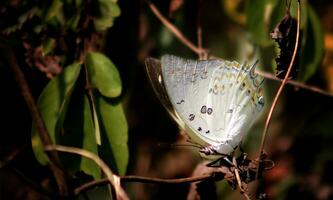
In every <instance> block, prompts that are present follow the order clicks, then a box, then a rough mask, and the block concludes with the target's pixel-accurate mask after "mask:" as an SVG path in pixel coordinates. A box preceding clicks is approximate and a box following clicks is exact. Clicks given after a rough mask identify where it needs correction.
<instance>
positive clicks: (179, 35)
mask: <svg viewBox="0 0 333 200" xmlns="http://www.w3.org/2000/svg"><path fill="white" fill-rule="evenodd" d="M146 2H147V4H148V6H149V8H150V9H151V11H152V12H153V13H154V14H155V16H156V17H157V18H158V19H159V20H160V21H161V22H162V23H163V24H164V26H166V27H167V28H168V29H169V30H170V31H171V32H172V33H173V34H174V35H175V36H176V37H177V38H178V39H179V40H180V41H181V42H182V43H183V44H184V45H186V46H187V47H188V48H189V49H191V50H192V51H193V52H195V53H196V54H198V56H199V58H200V57H201V56H202V55H203V54H205V50H204V49H202V48H199V47H197V46H195V44H193V43H192V42H191V41H190V40H189V39H187V38H186V37H185V36H184V35H183V33H181V32H180V31H179V30H178V29H177V28H176V26H175V25H173V24H172V23H171V22H169V21H168V20H167V19H166V18H165V17H164V16H163V15H162V14H161V12H160V11H159V10H158V9H157V7H156V6H155V5H154V4H153V3H151V2H150V1H149V0H146Z"/></svg>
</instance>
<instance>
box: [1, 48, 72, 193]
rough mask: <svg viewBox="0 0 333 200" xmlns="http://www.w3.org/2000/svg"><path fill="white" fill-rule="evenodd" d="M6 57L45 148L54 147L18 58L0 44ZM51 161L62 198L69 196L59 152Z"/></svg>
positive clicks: (49, 155)
mask: <svg viewBox="0 0 333 200" xmlns="http://www.w3.org/2000/svg"><path fill="white" fill-rule="evenodd" d="M0 46H1V48H2V50H3V52H4V54H5V56H6V57H7V59H8V62H9V66H10V68H11V70H12V72H13V74H14V78H15V80H16V83H17V84H18V86H19V88H20V91H21V94H22V97H23V99H24V101H25V103H26V104H27V107H28V109H29V111H30V114H31V118H32V122H33V123H34V125H35V127H36V130H37V133H38V134H39V138H40V140H41V142H42V145H43V147H44V148H45V146H47V145H52V143H53V142H52V140H51V138H50V135H49V132H48V130H47V128H46V126H45V123H44V121H43V118H42V116H41V114H40V112H39V110H38V108H37V105H36V103H35V100H34V98H33V96H32V94H31V91H30V88H29V85H28V82H27V80H26V78H25V76H24V74H23V72H22V70H21V69H20V66H19V65H18V64H17V62H16V58H15V55H14V52H13V50H12V49H11V48H10V47H9V46H6V45H5V44H0ZM47 155H48V157H49V159H50V161H51V162H50V168H51V170H52V173H53V176H54V178H55V180H56V182H57V185H58V189H59V193H60V195H61V196H68V195H69V190H68V186H67V182H66V175H65V172H64V171H63V170H62V169H61V167H60V166H61V164H60V160H59V157H58V154H57V152H50V153H49V154H47Z"/></svg>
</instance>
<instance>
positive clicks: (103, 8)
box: [94, 0, 120, 31]
mask: <svg viewBox="0 0 333 200" xmlns="http://www.w3.org/2000/svg"><path fill="white" fill-rule="evenodd" d="M98 3H99V6H98V8H99V15H98V16H97V17H96V18H95V19H94V25H95V29H96V30H97V31H105V30H106V29H108V28H110V27H111V26H113V21H114V19H115V18H116V17H118V16H119V15H120V8H119V6H118V4H117V2H116V1H114V0H99V1H98Z"/></svg>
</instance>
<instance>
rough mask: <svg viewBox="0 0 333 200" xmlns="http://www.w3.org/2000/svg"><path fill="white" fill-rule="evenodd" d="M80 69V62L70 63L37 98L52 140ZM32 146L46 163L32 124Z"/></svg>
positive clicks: (54, 137)
mask: <svg viewBox="0 0 333 200" xmlns="http://www.w3.org/2000/svg"><path fill="white" fill-rule="evenodd" d="M80 69H81V65H80V64H72V65H70V66H68V67H66V68H65V70H64V72H63V73H61V74H59V75H58V76H56V77H54V78H53V79H52V80H51V81H50V82H49V83H48V84H47V86H46V87H45V88H44V90H43V92H42V93H41V95H40V97H39V98H38V102H37V107H38V110H39V112H40V114H41V116H42V118H43V120H44V122H45V125H46V128H47V130H48V132H49V135H50V137H51V139H52V141H53V142H55V141H56V137H57V130H56V127H57V126H58V125H57V122H58V120H59V119H60V118H61V116H62V115H63V113H64V112H66V109H67V106H68V103H69V99H70V97H71V93H72V91H73V88H74V85H75V82H76V80H77V78H78V76H79V72H80ZM31 137H32V138H31V140H32V147H33V150H34V153H35V156H36V158H37V160H38V161H39V162H40V163H41V164H44V165H45V164H47V163H48V157H47V156H46V154H45V153H44V150H43V145H42V143H41V141H40V138H39V135H38V133H37V130H36V127H35V125H34V124H33V126H32V131H31Z"/></svg>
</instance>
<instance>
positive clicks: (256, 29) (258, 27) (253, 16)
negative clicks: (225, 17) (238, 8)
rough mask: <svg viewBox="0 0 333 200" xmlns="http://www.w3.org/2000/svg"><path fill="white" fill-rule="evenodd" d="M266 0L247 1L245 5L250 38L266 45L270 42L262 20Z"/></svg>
mask: <svg viewBox="0 0 333 200" xmlns="http://www.w3.org/2000/svg"><path fill="white" fill-rule="evenodd" d="M265 6H266V1H262V0H252V1H248V3H247V7H246V15H247V16H246V18H247V20H246V23H247V27H248V29H249V31H250V32H251V36H252V39H253V40H254V42H255V43H257V44H259V45H262V46H267V45H268V44H271V41H270V40H269V37H268V36H269V33H268V30H267V29H268V27H267V25H266V24H265V21H264V15H265Z"/></svg>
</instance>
